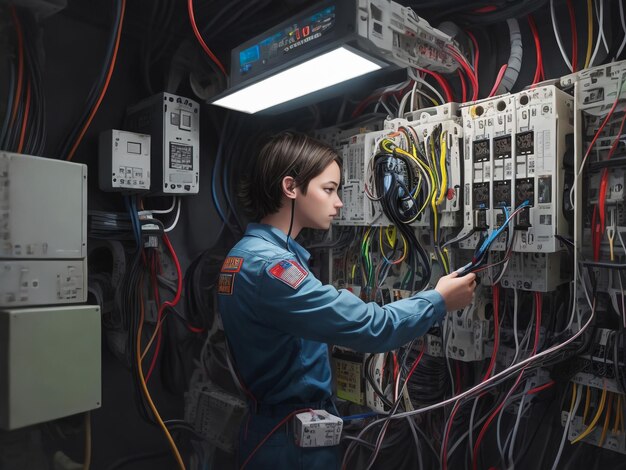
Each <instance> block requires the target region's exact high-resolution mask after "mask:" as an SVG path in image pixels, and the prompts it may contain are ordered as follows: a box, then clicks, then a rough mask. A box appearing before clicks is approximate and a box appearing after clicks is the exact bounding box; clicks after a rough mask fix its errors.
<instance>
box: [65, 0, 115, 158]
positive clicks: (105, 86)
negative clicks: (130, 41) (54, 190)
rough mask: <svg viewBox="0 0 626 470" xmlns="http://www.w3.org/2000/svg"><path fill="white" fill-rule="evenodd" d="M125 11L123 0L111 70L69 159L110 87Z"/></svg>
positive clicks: (70, 156) (69, 156)
mask: <svg viewBox="0 0 626 470" xmlns="http://www.w3.org/2000/svg"><path fill="white" fill-rule="evenodd" d="M125 11H126V0H122V13H121V15H120V24H119V26H118V28H117V36H116V38H115V48H114V49H113V57H112V59H111V65H110V66H109V72H108V73H107V78H106V81H105V82H104V86H103V87H102V91H101V92H100V96H99V97H98V101H97V102H96V104H95V106H94V107H93V108H92V109H91V112H90V113H89V118H88V119H87V122H86V123H85V124H84V125H83V128H82V129H81V131H80V134H79V135H78V138H77V139H76V141H75V142H74V145H72V148H71V149H70V152H69V153H68V154H67V160H68V161H70V160H72V158H74V153H75V152H76V149H77V148H78V146H79V145H80V143H81V141H82V140H83V137H84V135H85V132H87V129H88V128H89V126H90V125H91V121H92V120H93V117H94V116H95V115H96V113H97V112H98V108H99V107H100V103H102V100H103V99H104V95H105V94H106V92H107V89H108V88H109V82H110V81H111V76H112V75H113V70H114V69H115V61H116V60H117V51H118V49H119V46H120V38H121V37H122V25H123V24H124V13H125Z"/></svg>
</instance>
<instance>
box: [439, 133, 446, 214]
mask: <svg viewBox="0 0 626 470" xmlns="http://www.w3.org/2000/svg"><path fill="white" fill-rule="evenodd" d="M447 134H448V133H447V132H446V131H443V132H442V133H441V138H440V140H439V143H440V146H441V158H440V159H439V167H440V168H441V190H440V192H439V198H437V205H440V204H441V203H442V202H443V199H444V197H445V195H446V190H447V189H448V172H447V171H446V158H447V154H448V143H447V139H446V137H447Z"/></svg>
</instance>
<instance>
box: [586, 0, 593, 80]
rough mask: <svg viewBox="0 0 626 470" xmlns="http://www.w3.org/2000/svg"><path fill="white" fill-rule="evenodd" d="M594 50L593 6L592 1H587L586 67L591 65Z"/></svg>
mask: <svg viewBox="0 0 626 470" xmlns="http://www.w3.org/2000/svg"><path fill="white" fill-rule="evenodd" d="M592 49H593V6H592V0H587V53H586V54H585V66H584V68H588V67H589V64H590V63H591V51H592Z"/></svg>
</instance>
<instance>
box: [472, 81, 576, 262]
mask: <svg viewBox="0 0 626 470" xmlns="http://www.w3.org/2000/svg"><path fill="white" fill-rule="evenodd" d="M461 112H462V116H463V128H464V139H465V157H464V161H465V170H464V177H465V181H464V204H465V205H464V230H465V232H467V233H469V232H470V231H472V230H474V231H475V232H476V233H475V234H474V235H473V236H471V237H469V238H467V239H466V240H464V241H463V242H462V243H461V244H460V246H461V247H463V248H468V249H474V248H475V247H476V245H477V244H478V241H479V239H480V233H481V232H484V231H487V230H490V231H491V230H495V229H496V228H498V227H500V226H502V224H503V223H504V221H505V220H506V219H507V214H510V213H511V212H512V211H514V210H515V209H516V208H519V207H520V206H521V205H525V206H526V207H524V208H522V209H521V211H520V212H519V213H518V214H517V215H516V217H515V220H514V221H513V224H514V233H513V234H510V236H514V240H513V250H514V251H519V252H531V253H553V252H556V251H560V250H562V249H563V248H562V244H561V242H560V241H559V240H558V238H557V235H559V236H565V235H567V234H568V233H569V231H570V227H568V224H567V221H566V220H565V217H564V215H563V198H564V195H563V193H564V179H565V178H564V169H563V168H564V157H565V155H566V152H567V150H568V148H567V137H568V135H570V134H572V133H573V98H572V97H571V96H570V95H568V94H567V93H565V92H563V91H561V90H559V89H558V88H556V87H555V86H553V85H549V86H543V87H538V88H533V89H529V90H525V91H522V92H519V93H516V94H514V95H503V96H499V97H496V98H490V99H487V100H483V101H479V102H475V103H472V104H469V105H467V106H464V107H462V109H461ZM504 238H505V237H504V235H503V236H501V237H500V238H499V239H498V240H496V241H495V242H494V243H493V244H492V246H491V249H492V250H505V249H506V241H505V239H504Z"/></svg>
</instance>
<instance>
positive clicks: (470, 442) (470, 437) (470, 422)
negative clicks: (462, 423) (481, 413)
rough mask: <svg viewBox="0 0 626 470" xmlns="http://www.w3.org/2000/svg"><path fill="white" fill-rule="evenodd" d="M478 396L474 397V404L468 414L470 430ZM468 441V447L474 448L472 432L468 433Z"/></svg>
mask: <svg viewBox="0 0 626 470" xmlns="http://www.w3.org/2000/svg"><path fill="white" fill-rule="evenodd" d="M479 398H480V397H476V398H475V399H474V404H473V405H472V412H471V414H470V421H469V430H470V431H472V430H473V429H474V426H473V424H474V415H475V414H476V406H477V405H478V399H479ZM468 443H469V448H470V449H473V448H474V434H473V433H472V432H470V433H469V436H468Z"/></svg>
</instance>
